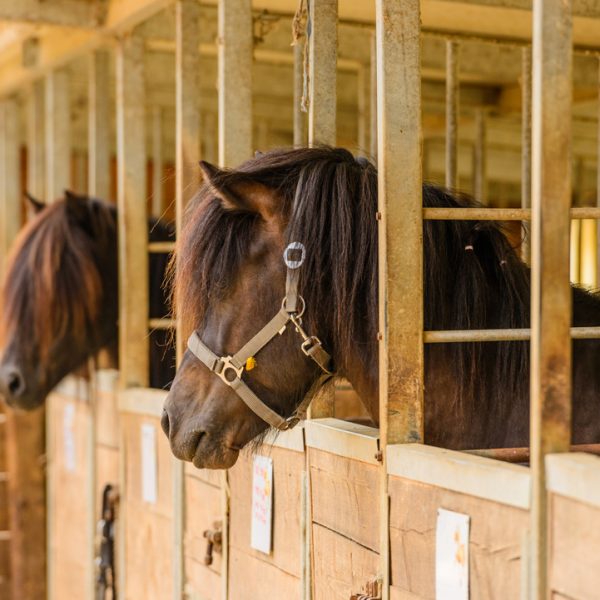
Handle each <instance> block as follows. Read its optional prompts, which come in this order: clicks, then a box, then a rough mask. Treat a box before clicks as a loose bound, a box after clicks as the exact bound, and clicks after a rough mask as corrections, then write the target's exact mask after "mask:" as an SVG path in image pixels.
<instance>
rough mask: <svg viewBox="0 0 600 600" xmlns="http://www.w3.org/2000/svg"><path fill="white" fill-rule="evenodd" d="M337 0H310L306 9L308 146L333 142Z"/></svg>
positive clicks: (334, 129) (334, 140)
mask: <svg viewBox="0 0 600 600" xmlns="http://www.w3.org/2000/svg"><path fill="white" fill-rule="evenodd" d="M337 9H338V3H337V0H311V2H310V6H309V20H310V27H309V31H310V34H309V35H310V37H309V86H310V105H309V109H308V143H309V145H310V146H314V145H315V144H329V145H331V146H335V142H336V122H337V120H336V108H337V93H336V87H337Z"/></svg>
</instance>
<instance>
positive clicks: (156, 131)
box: [151, 100, 179, 219]
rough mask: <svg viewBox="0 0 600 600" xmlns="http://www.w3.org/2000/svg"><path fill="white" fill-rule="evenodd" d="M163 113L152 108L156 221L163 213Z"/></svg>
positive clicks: (153, 195)
mask: <svg viewBox="0 0 600 600" xmlns="http://www.w3.org/2000/svg"><path fill="white" fill-rule="evenodd" d="M176 102H177V100H176ZM163 113H164V111H163V109H162V107H161V106H160V105H158V104H155V105H154V106H153V107H152V115H151V118H152V216H153V217H155V218H157V219H158V218H160V217H161V215H162V213H163V193H162V192H163V118H164V114H163ZM178 132H179V130H178V129H177V131H176V135H177V134H178ZM176 189H177V188H176Z"/></svg>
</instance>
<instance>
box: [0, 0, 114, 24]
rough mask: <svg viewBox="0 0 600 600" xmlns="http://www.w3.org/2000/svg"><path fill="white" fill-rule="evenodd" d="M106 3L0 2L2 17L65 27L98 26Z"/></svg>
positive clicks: (68, 0)
mask: <svg viewBox="0 0 600 600" xmlns="http://www.w3.org/2000/svg"><path fill="white" fill-rule="evenodd" d="M104 7H105V4H104V3H99V2H81V1H80V0H52V2H45V1H44V0H21V1H20V2H2V3H0V19H1V20H3V21H20V22H26V23H39V24H49V25H60V26H63V27H86V28H87V27H90V28H91V27H98V26H99V25H100V24H101V23H102V20H103V17H104V12H105V11H104Z"/></svg>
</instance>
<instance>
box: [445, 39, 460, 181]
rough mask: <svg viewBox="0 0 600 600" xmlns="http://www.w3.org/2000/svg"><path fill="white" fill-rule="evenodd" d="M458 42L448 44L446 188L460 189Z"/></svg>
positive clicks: (449, 41)
mask: <svg viewBox="0 0 600 600" xmlns="http://www.w3.org/2000/svg"><path fill="white" fill-rule="evenodd" d="M459 51H460V48H459V45H458V43H457V42H455V41H452V40H448V41H447V42H446V187H447V188H448V189H450V190H455V189H458V95H459V81H458V53H459Z"/></svg>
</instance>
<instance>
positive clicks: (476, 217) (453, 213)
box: [423, 206, 600, 221]
mask: <svg viewBox="0 0 600 600" xmlns="http://www.w3.org/2000/svg"><path fill="white" fill-rule="evenodd" d="M568 214H569V216H570V218H571V219H600V207H598V206H580V207H575V208H571V209H570V211H569V213H568ZM531 215H532V211H531V209H530V208H424V209H423V219H425V220H427V221H531V218H532V217H531Z"/></svg>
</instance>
